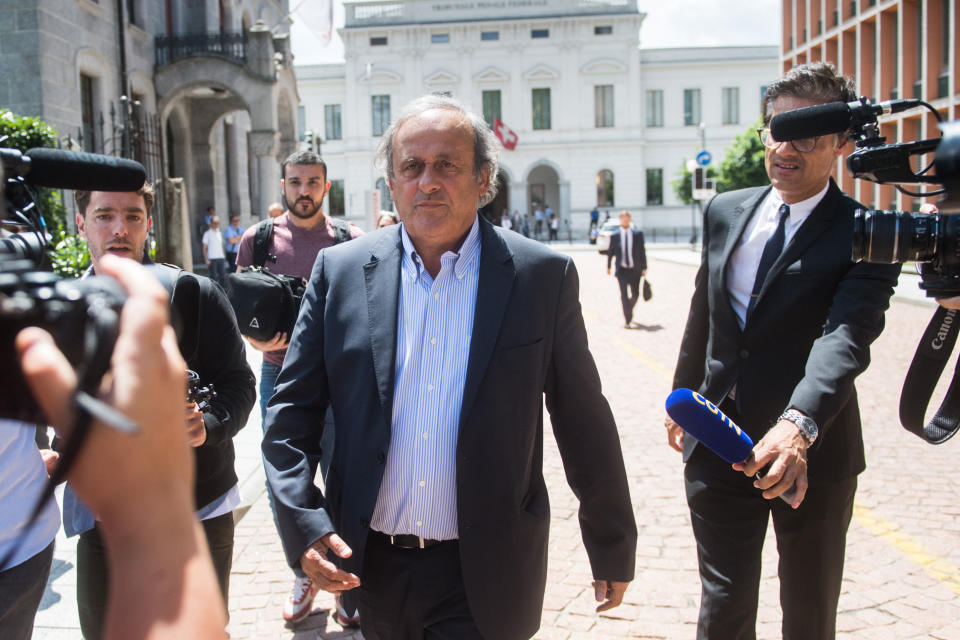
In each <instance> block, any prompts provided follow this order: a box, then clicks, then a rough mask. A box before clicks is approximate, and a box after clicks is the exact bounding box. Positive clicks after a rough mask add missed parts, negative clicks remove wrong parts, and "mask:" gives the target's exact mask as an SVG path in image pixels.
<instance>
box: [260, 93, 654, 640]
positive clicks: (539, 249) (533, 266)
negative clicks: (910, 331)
mask: <svg viewBox="0 0 960 640" xmlns="http://www.w3.org/2000/svg"><path fill="white" fill-rule="evenodd" d="M379 159H380V163H381V165H382V166H383V168H384V169H385V172H386V174H387V177H388V180H389V184H390V189H391V193H392V195H393V201H394V202H395V203H396V206H397V209H398V212H399V215H400V219H401V222H402V224H400V225H395V226H393V227H388V228H384V229H381V230H379V231H377V232H375V233H371V234H367V235H366V236H363V237H362V238H359V239H357V240H355V241H353V242H350V243H345V244H343V245H340V246H337V247H332V248H330V249H327V250H324V251H323V252H321V254H320V255H319V256H318V258H317V262H316V264H315V266H314V269H313V274H312V276H311V278H310V283H309V285H308V288H307V293H306V296H305V298H304V302H303V307H302V309H301V312H300V317H299V320H298V322H297V325H296V328H295V329H294V331H293V336H292V338H291V346H290V350H289V352H288V354H287V358H286V360H285V362H284V366H283V369H282V371H281V372H280V376H279V379H278V381H277V388H276V393H275V395H274V396H273V399H272V400H271V402H270V406H269V409H268V411H267V433H266V436H265V438H264V442H263V455H264V464H265V468H266V473H267V478H268V480H269V482H270V486H271V488H272V490H273V493H274V496H275V499H276V504H277V515H278V518H279V523H280V528H281V537H282V539H283V544H284V549H285V552H286V554H287V560H288V561H289V563H290V564H291V565H297V564H299V565H300V566H301V568H302V569H303V570H304V571H306V573H307V574H308V575H310V576H311V577H312V578H313V579H314V580H315V581H316V582H317V584H319V585H320V586H321V588H323V589H326V590H327V591H331V592H334V593H336V592H342V591H350V590H353V589H356V591H357V596H358V600H359V607H360V614H361V627H362V630H363V633H364V636H365V637H366V638H368V640H385V639H392V638H398V639H401V638H402V639H406V638H423V637H425V636H427V637H437V638H457V639H458V640H459V639H471V638H496V639H497V640H501V639H505V640H511V639H517V640H519V639H522V638H529V637H530V636H532V635H533V634H534V633H535V632H536V630H537V628H538V627H539V623H540V615H541V609H542V604H543V592H544V587H545V582H546V568H547V567H546V565H547V562H546V561H547V536H548V532H549V527H550V510H549V504H548V498H547V489H546V486H545V483H544V479H543V473H542V459H543V452H542V448H543V401H544V397H545V398H546V406H547V409H548V411H549V412H550V418H551V422H552V426H553V431H554V435H555V437H556V440H557V443H558V446H559V448H560V452H561V455H562V457H563V461H564V469H565V471H566V476H567V479H568V482H569V483H570V486H571V487H572V489H573V491H574V493H575V494H576V495H577V497H578V498H579V500H580V511H579V517H580V523H581V530H582V534H583V540H584V546H585V547H586V551H587V555H588V556H589V559H590V564H591V568H592V571H593V576H594V578H595V580H594V583H593V585H594V591H595V595H596V598H597V601H598V602H600V603H601V604H600V605H599V606H598V610H605V609H608V608H611V607H614V606H617V605H618V604H619V603H620V601H621V599H622V597H623V593H624V591H625V589H626V586H627V583H628V582H629V581H630V580H632V579H633V571H634V555H635V549H636V535H637V532H636V524H635V522H634V517H633V509H632V507H631V504H630V496H629V491H628V486H627V479H626V473H625V469H624V463H623V458H622V454H621V449H620V442H619V437H618V434H617V430H616V425H615V424H614V420H613V416H612V414H611V411H610V408H609V406H608V404H607V401H606V400H605V399H604V397H603V395H602V393H601V389H600V379H599V376H598V374H597V369H596V366H595V364H594V361H593V358H592V356H591V355H590V352H589V350H588V349H587V340H586V332H585V329H584V324H583V318H582V315H581V312H580V305H579V302H578V279H577V273H576V270H575V268H574V266H573V263H572V261H571V260H570V259H569V258H568V257H567V256H563V255H561V254H558V253H556V252H554V251H552V250H551V249H549V248H546V247H544V246H542V245H540V244H539V243H537V242H533V241H530V240H527V239H526V238H523V237H522V236H520V235H518V234H515V233H510V232H505V231H502V230H500V229H497V228H495V227H493V226H492V225H490V224H489V223H487V222H486V221H484V220H483V219H482V217H478V216H477V208H478V207H479V206H482V205H483V204H484V203H486V202H489V201H490V200H491V199H492V198H493V196H494V195H495V187H494V186H493V185H495V181H494V180H492V177H493V176H494V175H496V170H497V143H496V141H495V138H494V137H493V135H492V133H491V132H490V130H489V129H488V128H487V126H486V125H485V123H484V122H483V120H482V118H480V117H478V116H477V115H476V114H473V113H470V112H468V111H466V110H465V109H464V108H463V107H462V106H461V105H460V104H459V103H457V102H456V101H455V100H453V99H452V98H450V97H446V96H436V95H431V96H424V97H423V98H420V99H418V100H415V101H414V102H413V103H411V104H410V105H408V106H407V107H406V108H405V109H404V110H403V111H402V112H401V113H400V114H399V115H398V117H397V119H396V120H395V121H394V123H393V124H392V125H391V127H390V128H389V129H388V131H387V132H386V133H385V134H384V136H383V138H382V143H381V148H380V152H379ZM328 405H331V406H332V408H333V414H334V423H335V425H336V426H335V429H336V443H337V444H336V447H335V449H334V452H333V462H332V465H331V468H330V471H329V473H328V476H327V479H326V486H325V487H324V489H323V490H320V489H319V488H318V487H316V486H315V485H314V482H313V479H314V474H315V471H316V466H317V460H318V459H319V456H320V441H321V435H322V429H323V422H324V421H323V420H322V419H321V418H322V416H323V415H324V411H325V410H326V408H327V406H328Z"/></svg>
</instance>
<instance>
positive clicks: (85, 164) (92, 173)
mask: <svg viewBox="0 0 960 640" xmlns="http://www.w3.org/2000/svg"><path fill="white" fill-rule="evenodd" d="M26 155H27V157H28V158H30V170H29V172H27V174H26V175H25V176H24V178H25V179H26V181H27V182H29V183H30V184H32V185H36V186H40V187H52V188H54V189H81V190H84V191H136V190H137V189H139V188H140V187H142V186H143V183H144V182H146V179H147V172H146V170H145V169H144V168H143V165H142V164H140V163H139V162H137V161H135V160H127V159H125V158H114V157H113V156H105V155H100V154H97V153H84V152H82V151H62V150H60V149H45V148H37V149H30V150H29V151H27V154H26Z"/></svg>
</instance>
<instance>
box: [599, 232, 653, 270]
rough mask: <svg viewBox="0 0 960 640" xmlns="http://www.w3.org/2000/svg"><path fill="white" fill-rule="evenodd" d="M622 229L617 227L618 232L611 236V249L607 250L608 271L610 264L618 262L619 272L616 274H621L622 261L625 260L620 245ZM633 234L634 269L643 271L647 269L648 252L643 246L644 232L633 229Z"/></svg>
mask: <svg viewBox="0 0 960 640" xmlns="http://www.w3.org/2000/svg"><path fill="white" fill-rule="evenodd" d="M620 229H621V227H617V230H616V231H615V232H614V233H613V234H611V236H610V248H609V249H608V250H607V269H609V268H610V262H611V261H614V260H615V261H616V265H617V270H616V273H620V269H622V268H623V267H622V266H621V265H620V262H621V260H622V259H623V247H622V246H621V245H620ZM630 231H631V233H633V242H632V243H631V249H632V250H631V252H630V253H632V254H633V267H634V268H635V269H638V270H640V271H643V270H644V269H646V268H647V251H646V248H645V247H644V246H643V231H640V230H639V229H631V230H630Z"/></svg>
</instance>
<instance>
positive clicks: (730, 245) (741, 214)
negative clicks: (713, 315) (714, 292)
mask: <svg viewBox="0 0 960 640" xmlns="http://www.w3.org/2000/svg"><path fill="white" fill-rule="evenodd" d="M771 188H772V187H767V188H766V189H760V190H759V191H757V192H756V193H755V194H754V195H752V196H751V197H749V198H747V199H746V200H744V201H743V202H741V203H740V204H739V205H737V206H736V207H735V208H734V209H733V211H731V212H730V215H731V216H734V217H735V218H736V219H735V220H734V221H733V223H732V224H731V225H730V233H729V235H727V244H726V245H724V247H723V255H722V256H721V258H720V264H721V265H723V266H722V269H723V271H722V272H721V274H720V290H719V294H720V296H721V298H722V299H723V300H724V301H725V302H726V304H725V309H726V310H727V312H728V313H729V314H730V316H731V318H730V319H731V320H732V322H733V324H732V325H731V326H734V327H738V328H739V326H740V323H739V322H738V321H737V314H736V312H735V311H734V310H733V305H732V304H731V302H730V290H729V289H728V288H727V273H728V271H729V270H730V257H731V256H732V255H733V250H734V249H736V248H737V244H738V243H739V242H740V238H741V237H742V236H743V231H744V229H746V228H747V223H749V222H750V219H751V218H753V216H754V213H755V212H756V209H757V207H758V206H759V205H760V203H761V202H763V199H764V198H766V197H767V193H769V191H770V189H771Z"/></svg>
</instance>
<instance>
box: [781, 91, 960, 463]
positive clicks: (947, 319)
mask: <svg viewBox="0 0 960 640" xmlns="http://www.w3.org/2000/svg"><path fill="white" fill-rule="evenodd" d="M915 107H925V108H927V109H929V110H930V111H931V112H932V113H933V114H934V116H935V117H936V119H937V122H940V130H941V132H942V137H941V138H936V139H931V140H919V141H915V142H903V143H896V144H886V140H885V138H883V137H882V136H881V135H880V126H879V123H878V121H877V117H878V116H882V115H887V114H891V113H898V112H901V111H906V110H908V109H912V108H915ZM770 132H771V134H772V136H773V138H774V139H775V140H778V141H789V140H797V139H802V138H811V137H815V136H823V135H828V134H841V133H845V132H846V133H847V134H848V136H849V138H850V139H851V140H854V141H855V142H856V146H857V150H856V151H855V152H853V153H852V154H850V155H849V156H848V157H847V168H848V169H849V170H850V173H851V174H852V175H853V177H855V178H861V179H863V180H870V181H871V182H877V183H880V184H894V185H896V188H897V190H898V191H900V192H901V193H904V194H906V195H908V196H911V197H915V198H921V197H928V196H935V195H943V196H944V197H943V198H942V199H941V200H940V202H939V203H938V207H939V211H940V212H939V213H912V212H908V211H873V210H866V209H859V210H857V211H856V212H855V214H854V219H853V247H852V257H853V260H854V261H855V262H859V261H861V260H866V261H867V262H873V263H885V264H894V263H904V262H910V261H913V262H917V263H918V264H919V265H920V276H921V282H920V288H921V289H923V290H924V291H926V294H927V296H929V297H934V298H949V297H953V296H957V295H960V216H957V215H954V214H958V213H960V121H953V122H946V123H943V122H941V119H940V114H939V113H938V112H937V110H936V109H934V108H933V107H932V106H931V105H930V104H928V103H926V102H923V101H922V100H891V101H889V102H881V103H879V104H872V103H871V102H870V100H868V99H867V98H863V97H861V98H860V100H859V101H856V102H849V103H846V102H831V103H828V104H822V105H817V106H814V107H805V108H803V109H796V110H793V111H787V112H784V113H781V114H778V115H776V116H774V117H773V119H772V120H771V121H770ZM932 152H933V153H935V155H934V159H933V161H932V162H930V163H929V164H927V166H926V167H923V168H922V169H920V170H918V171H914V169H913V167H912V166H911V160H912V159H913V158H914V156H917V157H919V156H922V155H924V154H929V153H932ZM930 169H933V170H934V171H933V173H932V174H931V173H930ZM905 184H918V185H922V184H935V185H940V188H939V189H936V190H933V191H926V192H923V193H917V192H913V191H908V190H907V189H905V188H904V186H903V185H905ZM957 314H958V312H957V311H956V310H954V309H945V308H943V307H938V308H937V311H936V313H935V314H934V316H933V318H932V319H931V320H930V324H929V325H928V326H927V329H926V331H925V332H924V334H923V338H922V339H921V340H920V344H919V345H918V346H917V351H916V354H915V355H914V357H913V361H912V362H911V364H910V369H909V370H908V371H907V377H906V379H905V380H904V383H903V391H902V393H901V395H900V422H901V424H903V426H904V428H906V429H907V430H908V431H910V432H911V433H914V434H915V435H918V436H920V437H921V438H923V439H924V440H926V441H927V442H929V443H931V444H941V443H943V442H945V441H946V440H948V439H949V438H950V437H952V436H953V435H954V434H955V433H956V432H957V431H958V430H960V388H957V386H958V385H960V376H958V373H960V362H958V365H957V369H956V370H955V371H954V377H953V380H952V381H951V383H950V388H949V389H948V390H947V393H946V396H945V398H944V400H943V403H942V404H941V406H940V408H939V409H938V410H937V412H936V414H935V415H934V417H933V418H932V419H931V421H930V422H929V423H927V424H924V422H923V419H924V413H925V412H926V409H927V405H928V404H929V402H930V397H931V396H932V395H933V389H934V387H935V386H936V383H937V380H939V378H940V374H941V373H942V372H943V369H944V366H945V365H946V362H947V360H948V359H949V357H950V353H951V352H952V351H953V347H954V345H955V344H956V340H957V335H958V332H960V317H956V316H957Z"/></svg>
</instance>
